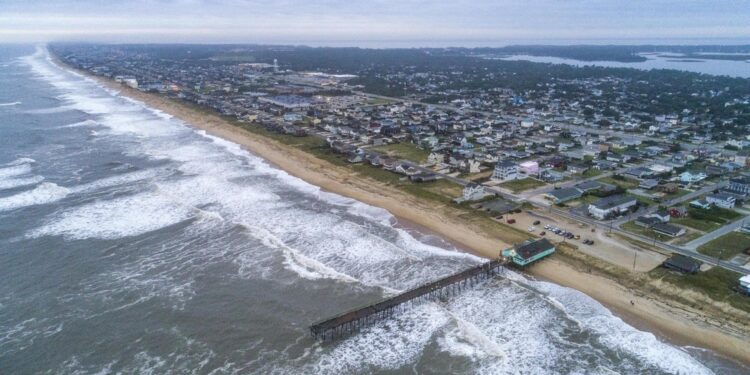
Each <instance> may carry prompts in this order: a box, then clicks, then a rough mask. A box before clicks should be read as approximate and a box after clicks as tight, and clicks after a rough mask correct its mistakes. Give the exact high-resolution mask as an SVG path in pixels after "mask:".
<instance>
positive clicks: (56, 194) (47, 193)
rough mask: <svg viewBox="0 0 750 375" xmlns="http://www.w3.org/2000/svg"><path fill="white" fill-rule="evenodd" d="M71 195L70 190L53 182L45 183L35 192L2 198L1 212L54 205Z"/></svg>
mask: <svg viewBox="0 0 750 375" xmlns="http://www.w3.org/2000/svg"><path fill="white" fill-rule="evenodd" d="M69 193H70V190H68V189H66V188H64V187H60V186H58V185H57V184H54V183H51V182H44V183H42V184H40V185H39V186H38V187H36V188H34V189H33V190H29V191H24V192H22V193H18V194H15V195H11V196H9V197H5V198H0V211H9V210H15V209H18V208H23V207H28V206H34V205H40V204H48V203H53V202H56V201H59V200H60V199H63V198H65V197H66V196H67V195H68V194H69Z"/></svg>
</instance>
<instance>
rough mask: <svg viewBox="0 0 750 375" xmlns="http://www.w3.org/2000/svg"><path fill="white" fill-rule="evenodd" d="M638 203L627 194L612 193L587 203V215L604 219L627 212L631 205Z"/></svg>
mask: <svg viewBox="0 0 750 375" xmlns="http://www.w3.org/2000/svg"><path fill="white" fill-rule="evenodd" d="M636 204H638V201H637V200H636V199H635V198H633V197H630V196H627V195H613V196H609V197H606V198H602V199H599V200H598V201H596V202H594V203H591V204H590V205H589V215H591V216H593V217H595V218H597V219H599V220H604V219H606V218H609V217H612V216H614V215H619V214H622V213H624V212H627V211H628V210H629V209H630V208H631V207H633V206H635V205H636Z"/></svg>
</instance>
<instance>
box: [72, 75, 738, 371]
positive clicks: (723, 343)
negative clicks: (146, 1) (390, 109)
mask: <svg viewBox="0 0 750 375" xmlns="http://www.w3.org/2000/svg"><path fill="white" fill-rule="evenodd" d="M58 63H60V62H59V61H58ZM60 64H61V63H60ZM78 72H79V73H81V74H84V75H87V76H89V77H91V78H93V79H96V80H97V81H98V82H99V83H101V84H102V85H104V86H107V87H108V88H110V89H114V90H117V91H119V92H120V93H121V94H123V95H125V96H127V97H130V98H132V99H135V100H138V101H141V102H143V103H145V104H146V105H148V106H150V107H152V108H155V109H158V110H161V111H163V112H166V113H168V114H170V115H173V116H175V117H176V118H178V119H180V120H182V121H184V122H185V123H186V124H188V125H189V126H192V127H194V128H196V129H200V130H204V131H206V133H208V134H210V135H213V136H217V137H221V138H223V139H226V140H228V141H231V142H234V143H237V144H239V145H241V146H242V147H244V148H245V149H247V150H248V151H250V152H252V153H255V154H257V155H259V156H261V157H263V158H264V159H266V160H267V161H269V162H270V163H272V164H274V165H275V166H276V167H278V168H280V169H282V170H284V171H286V172H288V173H289V174H291V175H293V176H295V177H298V178H300V179H302V180H304V181H306V182H308V183H310V184H313V185H316V186H319V187H321V188H322V189H324V190H327V191H330V192H334V193H336V194H340V195H342V196H346V197H349V198H352V199H356V200H358V201H361V202H364V203H367V204H370V205H373V206H377V207H380V208H383V209H386V210H388V211H389V212H391V213H392V214H393V215H394V216H396V217H398V218H399V219H402V220H405V221H407V222H411V223H414V224H416V225H417V226H421V227H424V228H426V229H427V230H429V231H432V232H435V233H437V234H439V235H440V236H442V237H444V238H445V239H447V240H450V241H452V242H453V243H455V244H457V245H459V247H462V248H464V249H466V250H467V251H470V252H473V253H475V254H477V255H480V256H483V257H486V258H495V257H497V256H498V254H499V252H500V251H501V250H502V249H504V248H507V247H508V246H510V244H508V243H506V242H504V241H503V240H502V238H501V237H500V236H499V235H497V234H495V233H491V232H488V231H486V230H485V229H484V228H481V227H479V226H478V225H474V224H471V223H467V222H466V221H464V220H462V219H461V218H460V217H458V216H457V215H456V211H455V210H452V209H451V207H449V206H441V205H439V204H437V203H435V202H431V201H426V200H423V199H419V198H417V197H415V196H412V195H410V194H408V193H406V192H404V191H401V190H399V189H397V188H395V187H393V186H388V185H386V184H384V183H381V182H379V181H376V180H374V179H371V178H367V177H362V176H359V175H354V174H353V173H352V172H351V171H350V170H348V169H347V168H345V167H341V166H337V165H334V164H332V163H329V162H327V161H325V160H321V159H319V158H317V157H315V156H314V155H311V154H309V153H307V152H304V151H302V150H300V149H296V148H294V147H292V146H289V145H285V144H282V143H280V142H277V141H275V140H273V139H270V138H267V137H263V136H262V135H259V134H256V133H253V132H250V131H247V130H244V129H242V128H240V127H237V126H235V125H233V124H231V123H230V122H229V121H227V120H225V119H223V118H222V117H220V116H219V115H215V114H211V113H207V112H204V111H202V110H198V109H195V108H192V107H190V106H188V105H185V104H183V103H180V102H178V101H176V100H172V99H169V98H166V97H164V96H160V95H157V94H151V93H144V92H141V91H138V90H134V89H131V88H128V87H125V86H121V85H119V84H117V83H115V82H113V81H109V80H106V79H103V78H100V77H95V76H91V75H89V74H87V73H86V72H82V71H78ZM529 272H530V273H531V274H532V275H535V276H537V277H540V278H542V279H545V280H549V281H551V282H554V283H557V284H559V285H563V286H566V287H570V288H574V289H577V290H579V291H581V292H583V293H585V294H587V295H589V296H591V297H592V298H594V299H596V300H597V301H599V302H600V303H602V304H603V305H605V306H607V307H608V308H609V309H610V310H612V311H613V312H615V313H616V315H618V316H619V317H621V318H622V319H623V320H625V321H626V322H628V323H629V324H631V325H633V326H635V327H637V328H640V329H645V330H649V331H652V332H656V333H657V334H658V335H659V336H661V337H664V338H666V339H668V340H669V341H672V342H674V343H676V344H678V345H691V346H698V347H705V348H709V349H712V350H714V351H716V352H718V353H721V354H723V355H726V356H728V357H731V358H734V359H736V360H739V361H742V362H744V363H750V346H748V345H747V340H748V330H747V327H746V326H743V327H736V326H730V325H728V324H725V322H722V321H717V320H716V319H714V318H713V317H711V316H709V315H707V314H704V313H702V312H701V311H698V310H696V309H692V308H688V307H686V306H682V305H678V304H675V303H670V302H666V301H663V300H660V299H659V298H655V297H654V296H651V295H647V294H642V293H639V292H634V291H633V290H632V289H630V288H627V287H625V286H622V285H619V284H618V283H617V282H615V281H614V280H612V279H610V278H607V277H605V276H604V275H601V274H597V273H596V272H591V270H590V269H589V270H586V269H585V267H582V266H581V265H580V264H576V263H574V262H568V261H566V260H565V259H564V258H557V257H553V258H551V259H547V260H545V261H544V262H541V263H539V264H537V265H535V266H533V267H531V268H530V269H529Z"/></svg>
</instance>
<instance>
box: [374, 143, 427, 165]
mask: <svg viewBox="0 0 750 375" xmlns="http://www.w3.org/2000/svg"><path fill="white" fill-rule="evenodd" d="M372 150H375V151H380V152H384V153H386V154H388V155H390V156H392V157H396V158H400V159H406V160H410V161H413V162H415V163H424V162H426V161H427V157H428V156H430V151H428V150H423V149H421V148H419V147H417V145H415V144H413V143H394V144H390V145H385V146H378V147H373V148H372Z"/></svg>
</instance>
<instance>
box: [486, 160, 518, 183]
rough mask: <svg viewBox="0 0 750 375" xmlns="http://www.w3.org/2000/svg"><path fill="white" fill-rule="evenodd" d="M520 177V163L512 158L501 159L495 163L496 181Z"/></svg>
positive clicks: (493, 177)
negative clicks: (511, 159)
mask: <svg viewBox="0 0 750 375" xmlns="http://www.w3.org/2000/svg"><path fill="white" fill-rule="evenodd" d="M518 178H519V173H518V165H517V164H516V163H514V162H512V161H510V160H501V161H499V162H497V164H495V170H494V171H493V172H492V179H493V180H496V181H510V180H515V179H518Z"/></svg>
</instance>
